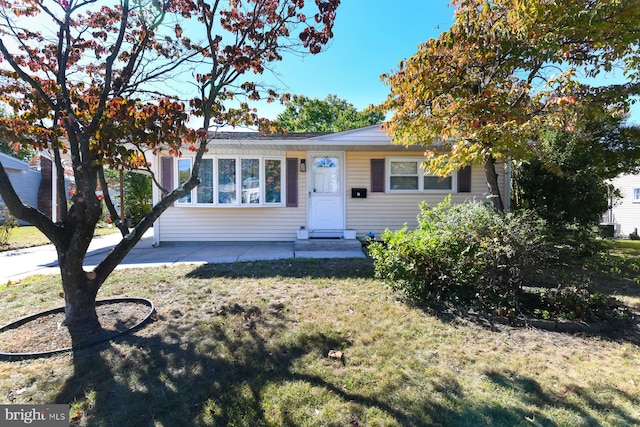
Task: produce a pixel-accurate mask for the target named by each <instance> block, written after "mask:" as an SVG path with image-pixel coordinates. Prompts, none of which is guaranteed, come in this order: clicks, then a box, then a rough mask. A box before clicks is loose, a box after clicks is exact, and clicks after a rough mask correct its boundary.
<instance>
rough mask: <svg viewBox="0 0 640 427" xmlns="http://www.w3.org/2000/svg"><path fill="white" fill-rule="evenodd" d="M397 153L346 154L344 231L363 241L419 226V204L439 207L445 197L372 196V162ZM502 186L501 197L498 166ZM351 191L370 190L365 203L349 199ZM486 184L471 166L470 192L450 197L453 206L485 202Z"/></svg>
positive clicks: (410, 195) (502, 173) (428, 195)
mask: <svg viewBox="0 0 640 427" xmlns="http://www.w3.org/2000/svg"><path fill="white" fill-rule="evenodd" d="M397 155H398V153H394V152H388V153H367V152H347V174H346V181H347V182H346V192H347V193H346V209H347V215H346V216H347V228H349V229H355V230H356V233H357V236H358V237H363V236H364V235H366V234H367V233H369V232H371V233H374V234H375V235H376V237H379V236H380V234H381V233H382V232H383V231H384V230H385V229H387V228H388V229H391V230H395V229H399V228H401V227H402V226H403V225H404V224H406V225H407V227H409V228H415V227H416V226H417V225H418V220H417V217H418V214H419V213H420V209H419V203H420V202H422V201H425V202H427V203H428V204H429V205H431V206H435V205H437V204H438V203H440V202H441V201H442V200H443V199H444V198H445V197H446V195H445V194H424V193H416V194H389V193H376V192H372V191H371V189H370V188H369V187H370V185H371V177H370V174H371V159H373V158H376V159H379V158H383V157H386V156H397ZM496 170H497V171H498V174H499V180H500V183H501V188H500V190H501V194H502V195H503V198H504V197H505V193H504V171H503V167H502V166H501V165H500V166H498V167H496ZM351 188H369V190H370V191H369V193H368V195H367V198H366V199H352V198H351ZM486 188H487V185H486V182H485V179H484V171H483V169H482V167H481V166H474V167H473V171H472V174H471V192H468V193H456V194H453V195H452V197H451V201H452V202H453V203H462V202H464V201H467V200H471V199H476V200H485V198H486V192H487V191H486Z"/></svg>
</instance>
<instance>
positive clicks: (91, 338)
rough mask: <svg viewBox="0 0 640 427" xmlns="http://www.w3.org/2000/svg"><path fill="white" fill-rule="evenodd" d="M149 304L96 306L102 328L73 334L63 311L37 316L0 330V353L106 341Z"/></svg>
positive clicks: (129, 324)
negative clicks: (66, 323)
mask: <svg viewBox="0 0 640 427" xmlns="http://www.w3.org/2000/svg"><path fill="white" fill-rule="evenodd" d="M149 311H150V307H149V306H148V305H146V304H141V303H139V302H133V301H115V302H109V303H106V304H102V305H98V306H97V307H96V312H97V314H98V319H99V321H100V325H101V326H102V329H101V330H99V331H93V332H92V333H91V334H89V335H86V336H81V337H76V339H75V342H72V339H71V334H70V333H69V330H68V329H67V327H66V326H64V325H62V322H63V321H64V312H59V313H52V314H45V315H42V316H38V317H36V318H35V319H33V320H30V321H28V322H26V323H24V324H21V325H19V326H17V327H13V328H7V329H5V330H4V331H2V332H0V353H44V352H52V351H56V350H60V349H65V348H69V347H78V346H81V345H87V344H90V343H94V342H101V341H106V340H109V339H110V338H113V337H115V336H116V335H118V334H120V333H122V332H125V331H127V330H128V329H130V328H132V327H133V326H135V325H137V324H138V323H140V322H141V321H143V320H144V319H145V318H146V317H147V316H148V315H149Z"/></svg>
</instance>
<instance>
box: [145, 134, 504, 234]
mask: <svg viewBox="0 0 640 427" xmlns="http://www.w3.org/2000/svg"><path fill="white" fill-rule="evenodd" d="M182 154H183V155H182V157H180V158H176V157H170V156H167V155H166V153H165V155H162V154H161V156H160V158H159V159H158V158H154V159H151V160H152V163H153V167H154V169H155V173H156V174H157V176H159V177H160V181H161V183H162V185H163V187H165V188H166V189H168V190H172V189H173V188H176V186H177V185H178V183H179V182H184V181H185V180H186V178H187V177H188V176H189V174H190V171H191V165H192V157H191V155H192V154H193V153H189V152H187V151H185V152H183V153H182ZM423 161H424V147H418V146H412V147H408V148H407V147H404V146H402V145H396V144H392V143H391V138H390V137H388V136H387V135H386V134H385V132H384V131H382V130H380V128H379V126H377V125H375V126H369V127H365V128H361V129H356V130H351V131H346V132H341V133H334V134H323V135H319V134H299V133H291V134H287V135H272V136H264V135H260V134H258V133H232V132H228V133H218V134H216V135H215V136H213V138H212V139H211V140H210V142H209V151H208V153H207V154H205V157H204V160H203V162H202V166H201V168H200V178H201V179H202V183H201V184H200V185H199V186H198V187H197V188H196V189H194V190H193V191H192V192H191V194H189V195H187V196H185V197H184V198H183V199H182V200H180V201H178V202H176V203H175V204H174V205H173V206H171V207H170V208H169V209H167V211H166V212H164V213H163V214H162V215H161V217H160V218H159V219H158V220H157V221H156V223H155V224H154V234H155V236H154V237H155V243H156V244H158V243H162V242H172V241H293V240H296V239H297V238H323V237H324V238H347V239H353V238H356V237H364V236H366V235H367V234H368V233H374V234H375V236H376V237H379V236H380V233H381V232H382V231H384V230H385V229H387V228H389V229H398V228H400V227H402V226H403V224H405V223H406V224H407V226H408V227H415V226H416V225H417V216H418V213H419V207H418V206H419V203H420V202H421V201H426V202H427V203H429V204H430V205H433V206H435V205H436V204H438V203H439V202H441V201H442V200H443V199H444V197H445V196H446V195H448V194H451V195H452V201H453V202H454V203H460V202H463V201H465V200H469V199H473V198H475V199H478V200H484V199H485V198H486V192H487V185H486V181H485V176H484V171H483V169H482V166H476V167H473V168H465V169H464V170H461V171H458V172H456V173H453V174H452V175H450V176H449V177H447V178H444V179H443V178H438V177H435V176H430V175H426V176H425V175H424V172H423V171H422V170H421V167H420V166H421V163H422V162H423ZM499 169H500V171H499V181H500V186H501V194H502V197H503V199H504V200H505V201H508V200H509V194H508V188H509V185H506V183H507V181H508V179H509V174H508V173H505V168H504V167H500V168H499ZM153 196H154V203H156V202H157V201H158V200H159V199H160V192H159V191H158V190H157V189H154V195H153ZM505 205H506V206H508V203H505Z"/></svg>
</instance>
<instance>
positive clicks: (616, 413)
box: [486, 371, 640, 426]
mask: <svg viewBox="0 0 640 427" xmlns="http://www.w3.org/2000/svg"><path fill="white" fill-rule="evenodd" d="M486 375H487V377H488V378H489V380H490V381H491V382H492V383H493V384H495V386H496V387H497V388H498V389H501V390H507V391H509V392H510V393H512V394H514V395H515V396H517V397H518V399H519V400H520V401H521V402H523V403H524V404H525V405H526V407H536V408H544V407H554V408H556V409H560V410H566V411H568V412H571V413H573V414H574V415H575V416H578V417H579V418H580V424H581V425H600V420H598V419H596V418H594V416H593V414H592V412H593V411H598V412H603V413H606V414H607V420H608V421H609V425H639V424H640V418H638V417H635V416H633V415H631V414H628V413H626V412H625V411H624V410H622V409H620V408H618V407H616V406H614V405H611V404H607V403H603V402H606V401H607V399H606V397H605V398H603V397H600V398H599V399H598V398H597V397H596V394H600V395H601V396H605V395H607V394H616V395H618V397H619V398H621V399H623V400H626V401H628V402H630V403H631V405H630V406H631V407H637V405H638V403H640V402H638V398H637V397H633V396H631V395H629V394H628V393H625V392H624V391H621V390H619V389H617V388H611V387H608V388H606V389H602V388H600V389H598V390H597V391H596V390H586V389H584V388H582V387H579V386H568V387H567V388H566V390H562V391H561V392H559V393H551V392H545V391H544V390H543V389H542V387H541V386H540V384H539V383H538V382H537V381H536V380H535V379H532V378H528V377H523V376H514V375H510V374H508V373H502V372H495V371H490V372H487V373H486ZM569 394H572V395H574V396H573V398H572V399H571V400H572V401H573V402H572V401H570V400H569V398H568V395H569ZM574 402H579V403H574ZM495 416H496V418H494V420H495V421H498V423H499V424H502V425H509V423H510V422H511V421H513V422H514V425H515V424H518V423H522V421H523V420H525V419H529V420H535V422H536V423H538V424H539V425H544V426H555V425H558V424H557V423H556V422H555V421H554V420H552V419H549V418H548V417H545V416H543V415H542V414H540V413H539V412H532V411H525V410H524V409H522V408H498V411H497V412H496V413H495Z"/></svg>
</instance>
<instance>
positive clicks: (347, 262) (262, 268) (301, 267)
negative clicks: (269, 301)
mask: <svg viewBox="0 0 640 427" xmlns="http://www.w3.org/2000/svg"><path fill="white" fill-rule="evenodd" d="M186 277H188V278H195V279H211V278H215V277H224V278H227V279H237V278H266V277H290V278H302V277H310V278H323V277H334V278H337V279H346V278H371V277H373V264H372V262H371V260H370V259H367V258H353V259H352V258H331V259H287V260H278V261H256V262H242V263H233V264H204V265H202V266H200V267H197V268H196V269H194V270H193V271H191V272H190V273H188V274H187V275H186Z"/></svg>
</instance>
